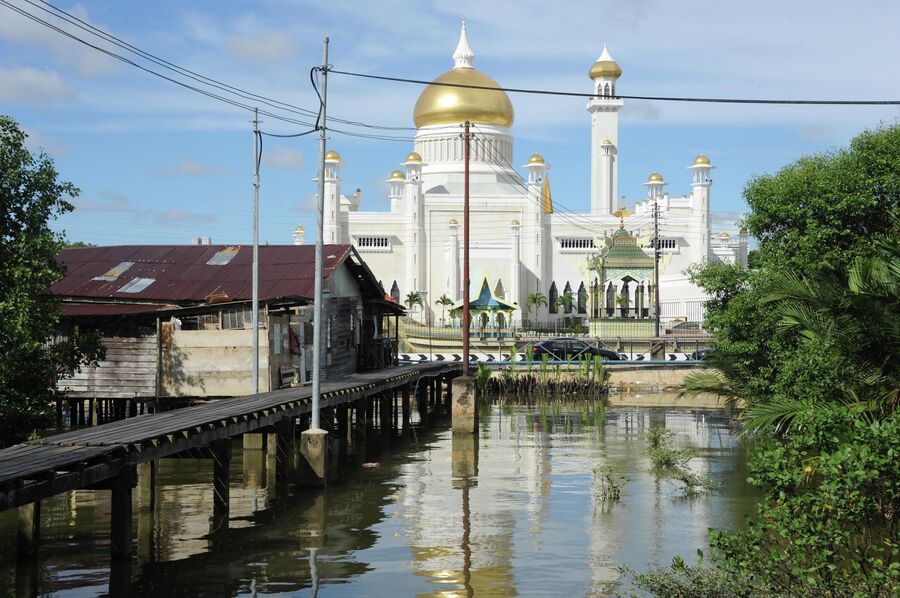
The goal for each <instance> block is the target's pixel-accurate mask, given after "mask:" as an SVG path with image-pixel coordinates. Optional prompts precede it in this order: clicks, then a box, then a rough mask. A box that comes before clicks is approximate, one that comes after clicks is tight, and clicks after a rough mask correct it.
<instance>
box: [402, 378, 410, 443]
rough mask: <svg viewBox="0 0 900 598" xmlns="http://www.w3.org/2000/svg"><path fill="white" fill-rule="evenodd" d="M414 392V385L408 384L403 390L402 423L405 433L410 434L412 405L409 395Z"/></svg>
mask: <svg viewBox="0 0 900 598" xmlns="http://www.w3.org/2000/svg"><path fill="white" fill-rule="evenodd" d="M411 390H412V385H410V384H406V385H404V386H403V388H402V389H401V391H400V392H401V399H400V400H401V403H402V404H401V411H402V420H403V421H402V423H403V433H404V434H407V435H408V434H409V433H410V427H409V425H410V411H411V410H410V405H409V394H410V391H411Z"/></svg>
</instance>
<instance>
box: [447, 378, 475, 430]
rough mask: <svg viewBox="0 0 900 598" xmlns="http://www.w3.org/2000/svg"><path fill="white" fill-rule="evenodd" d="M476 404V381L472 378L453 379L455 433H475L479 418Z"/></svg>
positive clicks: (453, 425)
mask: <svg viewBox="0 0 900 598" xmlns="http://www.w3.org/2000/svg"><path fill="white" fill-rule="evenodd" d="M476 407H477V405H476V402H475V379H474V378H472V377H471V376H460V377H458V378H454V379H453V403H452V417H453V424H452V428H453V432H454V433H464V434H473V433H475V426H476V422H477V421H478V418H477V415H478V414H477V409H476Z"/></svg>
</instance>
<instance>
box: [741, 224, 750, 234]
mask: <svg viewBox="0 0 900 598" xmlns="http://www.w3.org/2000/svg"><path fill="white" fill-rule="evenodd" d="M749 232H750V231H748V230H747V227H746V226H742V227H741V231H740V233H741V234H742V235H746V234H748V233H749Z"/></svg>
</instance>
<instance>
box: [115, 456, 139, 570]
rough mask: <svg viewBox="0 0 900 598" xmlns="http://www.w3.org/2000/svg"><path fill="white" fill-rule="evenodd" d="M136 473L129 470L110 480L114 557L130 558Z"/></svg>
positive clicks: (132, 539) (132, 538)
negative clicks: (133, 491) (133, 492)
mask: <svg viewBox="0 0 900 598" xmlns="http://www.w3.org/2000/svg"><path fill="white" fill-rule="evenodd" d="M134 478H135V473H134V470H133V469H129V470H126V471H124V472H123V473H120V474H119V475H117V476H116V477H114V478H112V480H110V489H111V490H112V497H111V499H110V511H111V515H110V532H109V539H110V546H111V549H112V557H113V558H114V559H117V558H130V557H131V552H132V546H131V545H132V543H133V541H134V534H133V529H132V519H131V514H132V512H131V489H132V488H134Z"/></svg>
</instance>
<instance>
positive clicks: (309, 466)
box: [300, 428, 328, 487]
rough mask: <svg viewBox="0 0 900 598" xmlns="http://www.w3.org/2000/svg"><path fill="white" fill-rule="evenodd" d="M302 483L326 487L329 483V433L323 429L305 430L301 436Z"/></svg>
mask: <svg viewBox="0 0 900 598" xmlns="http://www.w3.org/2000/svg"><path fill="white" fill-rule="evenodd" d="M300 453H301V454H302V455H303V459H302V460H301V464H300V483H301V484H303V485H304V486H315V487H324V486H325V485H326V484H327V482H328V432H326V431H325V430H322V429H321V428H311V429H309V430H303V433H302V434H300Z"/></svg>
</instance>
